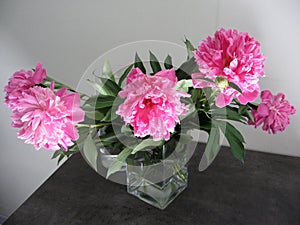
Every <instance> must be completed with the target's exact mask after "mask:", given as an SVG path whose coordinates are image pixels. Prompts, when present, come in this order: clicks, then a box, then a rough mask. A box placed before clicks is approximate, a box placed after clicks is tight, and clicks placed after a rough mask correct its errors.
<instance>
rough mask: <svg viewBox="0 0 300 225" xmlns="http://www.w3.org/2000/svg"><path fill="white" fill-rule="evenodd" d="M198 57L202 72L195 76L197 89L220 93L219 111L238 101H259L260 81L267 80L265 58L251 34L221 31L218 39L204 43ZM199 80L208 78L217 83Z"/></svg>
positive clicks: (217, 101) (197, 51) (245, 102)
mask: <svg viewBox="0 0 300 225" xmlns="http://www.w3.org/2000/svg"><path fill="white" fill-rule="evenodd" d="M194 57H195V60H196V62H197V64H198V65H199V71H200V72H199V73H195V74H193V75H192V78H193V84H194V87H195V88H203V87H212V88H213V89H215V90H219V91H220V93H219V94H218V96H217V98H216V105H217V106H218V107H224V106H226V105H228V104H230V103H231V101H232V100H233V98H234V97H237V98H238V100H239V101H240V102H241V103H242V104H247V103H248V102H253V101H254V100H255V99H256V98H257V96H258V93H259V89H260V88H259V84H258V81H259V79H258V78H259V77H260V76H264V71H263V68H264V61H265V57H264V56H263V55H262V54H261V53H260V44H259V42H258V41H256V40H255V39H254V38H252V37H250V36H249V34H248V33H246V32H238V31H237V30H231V29H230V30H225V29H220V30H218V31H217V32H216V33H215V35H214V37H208V38H207V39H206V40H205V41H202V42H201V43H200V45H199V47H198V50H195V51H194ZM198 78H208V79H210V80H212V81H213V82H214V83H212V82H208V81H205V80H200V79H198ZM228 82H232V83H234V84H236V85H237V86H238V87H239V88H240V89H241V90H242V93H243V94H241V93H240V92H238V91H237V90H235V89H233V88H231V87H230V86H229V85H228Z"/></svg>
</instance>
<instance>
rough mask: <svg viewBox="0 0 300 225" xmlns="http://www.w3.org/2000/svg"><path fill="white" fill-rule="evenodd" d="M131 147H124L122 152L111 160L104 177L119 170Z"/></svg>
mask: <svg viewBox="0 0 300 225" xmlns="http://www.w3.org/2000/svg"><path fill="white" fill-rule="evenodd" d="M131 152H132V149H131V148H125V149H124V150H123V151H122V152H120V153H119V155H118V156H117V157H116V158H115V159H114V160H113V162H112V164H111V165H110V167H109V168H108V171H107V174H106V179H107V178H108V177H109V176H110V175H112V174H113V173H115V172H117V171H119V170H120V169H121V168H122V166H123V165H124V163H125V161H126V159H127V157H128V156H129V155H130V154H131Z"/></svg>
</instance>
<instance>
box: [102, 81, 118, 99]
mask: <svg viewBox="0 0 300 225" xmlns="http://www.w3.org/2000/svg"><path fill="white" fill-rule="evenodd" d="M100 79H101V82H102V84H103V87H102V88H103V89H104V90H105V91H106V93H108V94H107V95H111V96H117V95H118V93H119V91H121V88H120V87H119V85H118V84H117V83H116V82H115V81H112V80H110V79H106V78H100Z"/></svg>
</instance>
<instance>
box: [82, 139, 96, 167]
mask: <svg viewBox="0 0 300 225" xmlns="http://www.w3.org/2000/svg"><path fill="white" fill-rule="evenodd" d="M83 153H84V156H85V158H86V160H87V161H88V162H89V164H90V166H91V167H93V168H94V170H96V171H97V157H98V150H97V147H96V145H95V142H94V140H93V139H92V136H91V134H89V135H88V136H87V137H86V139H85V141H84V143H83Z"/></svg>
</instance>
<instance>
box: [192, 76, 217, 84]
mask: <svg viewBox="0 0 300 225" xmlns="http://www.w3.org/2000/svg"><path fill="white" fill-rule="evenodd" d="M195 80H204V81H207V82H209V83H214V81H213V80H211V79H209V78H204V77H199V78H195Z"/></svg>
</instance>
